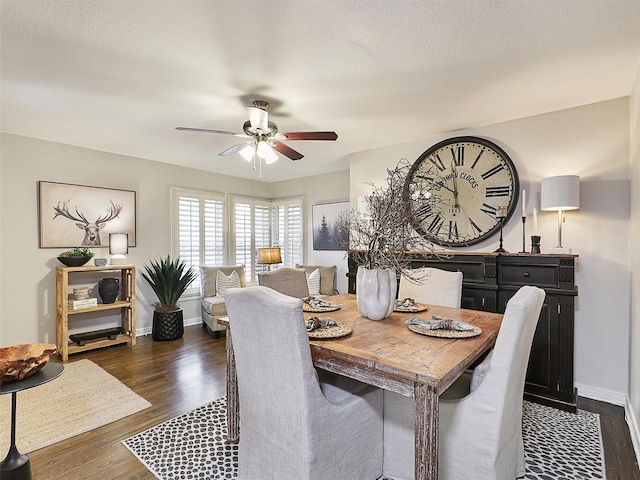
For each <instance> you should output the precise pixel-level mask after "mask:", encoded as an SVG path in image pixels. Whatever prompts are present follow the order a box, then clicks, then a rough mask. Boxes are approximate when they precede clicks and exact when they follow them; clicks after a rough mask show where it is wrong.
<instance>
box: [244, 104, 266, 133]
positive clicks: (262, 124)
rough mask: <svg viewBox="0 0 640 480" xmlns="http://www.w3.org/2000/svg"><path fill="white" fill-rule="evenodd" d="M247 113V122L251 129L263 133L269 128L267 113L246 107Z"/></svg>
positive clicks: (259, 109)
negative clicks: (249, 123)
mask: <svg viewBox="0 0 640 480" xmlns="http://www.w3.org/2000/svg"><path fill="white" fill-rule="evenodd" d="M247 112H248V113H249V122H251V128H253V129H254V130H257V129H258V128H259V129H260V130H262V131H263V132H266V131H267V128H269V112H267V111H266V110H263V109H262V108H258V107H247Z"/></svg>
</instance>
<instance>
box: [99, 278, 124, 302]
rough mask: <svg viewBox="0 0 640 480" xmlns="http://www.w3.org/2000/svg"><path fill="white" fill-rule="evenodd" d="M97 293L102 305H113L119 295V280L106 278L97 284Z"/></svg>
mask: <svg viewBox="0 0 640 480" xmlns="http://www.w3.org/2000/svg"><path fill="white" fill-rule="evenodd" d="M98 293H100V298H101V299H102V303H114V302H115V301H116V299H117V298H118V295H119V294H120V280H119V279H117V278H112V277H107V278H103V279H102V280H100V281H99V282H98Z"/></svg>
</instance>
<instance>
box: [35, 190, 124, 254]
mask: <svg viewBox="0 0 640 480" xmlns="http://www.w3.org/2000/svg"><path fill="white" fill-rule="evenodd" d="M38 194H39V200H38V218H39V222H40V248H73V247H108V246H109V234H110V233H128V234H129V247H135V246H136V192H134V191H131V190H115V189H111V188H102V187H90V186H85V185H72V184H68V183H54V182H45V181H40V182H38Z"/></svg>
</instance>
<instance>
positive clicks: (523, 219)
mask: <svg viewBox="0 0 640 480" xmlns="http://www.w3.org/2000/svg"><path fill="white" fill-rule="evenodd" d="M526 223H527V217H525V216H524V215H523V216H522V251H521V252H518V253H529V252H527V247H526V246H525V240H524V238H525V224H526Z"/></svg>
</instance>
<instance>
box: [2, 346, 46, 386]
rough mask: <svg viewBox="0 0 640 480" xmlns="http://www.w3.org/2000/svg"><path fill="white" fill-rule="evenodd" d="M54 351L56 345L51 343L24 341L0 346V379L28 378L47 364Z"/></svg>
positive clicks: (10, 380)
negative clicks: (23, 342)
mask: <svg viewBox="0 0 640 480" xmlns="http://www.w3.org/2000/svg"><path fill="white" fill-rule="evenodd" d="M55 351H56V346H55V345H54V344H52V343H25V344H21V345H12V346H10V347H2V348H0V381H2V382H14V381H17V380H24V379H25V378H29V377H30V376H31V375H33V374H34V373H37V372H38V371H39V370H40V369H41V368H42V367H44V366H45V365H46V364H47V362H48V361H49V356H50V355H51V354H52V353H54V352H55Z"/></svg>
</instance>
